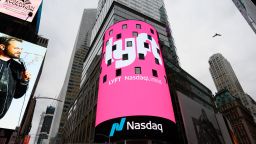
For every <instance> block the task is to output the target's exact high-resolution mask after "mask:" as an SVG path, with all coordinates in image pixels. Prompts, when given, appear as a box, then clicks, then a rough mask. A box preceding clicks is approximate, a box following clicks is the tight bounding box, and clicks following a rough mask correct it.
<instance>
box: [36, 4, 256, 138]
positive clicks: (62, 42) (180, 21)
mask: <svg viewBox="0 0 256 144" xmlns="http://www.w3.org/2000/svg"><path fill="white" fill-rule="evenodd" d="M97 2H98V1H97V0H94V1H92V0H76V1H72V2H71V1H63V0H51V1H50V0H48V1H44V5H43V11H42V19H41V25H40V31H39V34H40V35H42V36H44V37H46V38H49V40H50V41H49V46H48V52H47V56H46V60H45V65H44V70H43V73H42V76H41V79H40V83H39V85H38V89H37V91H36V95H38V96H39V95H40V96H45V97H56V96H58V94H59V92H60V90H61V87H62V84H63V81H64V78H65V75H66V71H67V66H68V62H69V60H70V56H71V51H72V48H73V46H74V41H75V38H76V34H77V30H78V26H79V24H80V20H81V16H82V12H83V9H84V8H96V7H97ZM165 5H166V10H167V14H168V17H169V21H170V24H171V29H172V33H173V37H174V41H175V44H176V47H177V54H178V56H179V59H180V65H181V67H182V68H183V69H184V70H186V71H187V72H188V73H189V74H191V75H192V76H194V77H195V78H196V79H197V80H199V81H200V82H202V83H203V84H204V85H206V86H207V87H208V88H209V89H211V90H212V92H213V93H215V92H216V88H215V86H214V83H213V80H212V78H211V76H210V72H209V65H208V60H209V57H210V56H211V55H213V54H215V53H222V54H223V56H224V57H225V58H227V60H228V61H229V62H230V63H231V65H232V67H233V69H234V71H235V73H236V75H237V77H238V79H239V81H240V83H241V85H242V87H243V88H244V90H245V92H247V93H248V94H249V95H251V96H252V97H253V98H254V99H256V89H255V86H254V85H255V83H256V68H255V62H256V56H254V55H255V54H256V35H255V33H254V32H253V31H252V30H251V28H250V27H249V25H248V24H247V22H246V21H245V20H244V18H243V17H242V15H241V14H240V13H239V11H238V9H237V8H236V7H235V5H234V4H233V2H232V0H165ZM215 33H220V34H221V35H222V36H220V37H215V38H212V36H213V35H214V34H215ZM38 102H39V103H40V106H38V105H37V107H36V110H35V111H36V113H37V114H35V118H34V120H33V127H32V130H31V134H32V139H33V137H34V136H35V133H36V129H37V124H38V122H39V115H40V113H41V112H42V111H45V109H46V106H47V105H50V104H52V105H55V104H56V102H54V101H51V100H38Z"/></svg>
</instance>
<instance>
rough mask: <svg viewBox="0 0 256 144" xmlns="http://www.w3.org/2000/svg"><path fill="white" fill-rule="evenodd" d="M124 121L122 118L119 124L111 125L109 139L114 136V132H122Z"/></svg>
mask: <svg viewBox="0 0 256 144" xmlns="http://www.w3.org/2000/svg"><path fill="white" fill-rule="evenodd" d="M125 120H126V118H122V119H121V121H120V123H114V124H113V125H112V128H111V131H110V133H109V136H110V137H112V136H114V133H115V131H122V130H123V128H124V123H125Z"/></svg>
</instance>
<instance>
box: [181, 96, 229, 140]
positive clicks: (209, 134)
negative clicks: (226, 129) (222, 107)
mask: <svg viewBox="0 0 256 144" xmlns="http://www.w3.org/2000/svg"><path fill="white" fill-rule="evenodd" d="M177 95H178V99H179V104H180V107H181V114H182V118H183V123H184V127H185V131H186V136H187V140H188V141H189V142H191V143H202V144H203V143H224V142H223V139H222V135H221V133H222V132H221V130H220V128H219V126H218V124H219V122H220V121H219V122H217V119H216V116H215V112H214V109H213V108H211V107H206V106H204V105H202V104H200V103H198V102H197V101H195V100H193V99H191V98H190V97H189V96H186V95H185V94H183V93H181V92H179V91H178V92H177Z"/></svg>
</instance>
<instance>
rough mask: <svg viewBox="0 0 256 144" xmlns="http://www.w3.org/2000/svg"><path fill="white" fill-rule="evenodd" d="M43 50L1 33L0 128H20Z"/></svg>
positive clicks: (44, 49) (44, 51)
mask: <svg viewBox="0 0 256 144" xmlns="http://www.w3.org/2000/svg"><path fill="white" fill-rule="evenodd" d="M45 53H46V48H44V47H41V46H38V45H35V44H32V43H29V42H27V41H24V40H21V39H16V38H13V37H11V36H9V35H5V34H3V33H0V128H9V129H15V128H16V126H19V124H20V121H21V119H22V117H23V114H24V111H25V109H26V106H27V103H28V100H29V98H30V95H31V91H32V89H33V87H34V84H35V81H36V78H37V75H38V72H39V69H40V66H41V65H42V61H43V59H44V55H45Z"/></svg>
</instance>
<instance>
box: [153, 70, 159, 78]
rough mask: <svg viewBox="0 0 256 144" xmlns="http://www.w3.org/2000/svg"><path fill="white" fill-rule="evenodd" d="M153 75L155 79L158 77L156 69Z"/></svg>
mask: <svg viewBox="0 0 256 144" xmlns="http://www.w3.org/2000/svg"><path fill="white" fill-rule="evenodd" d="M152 74H153V76H154V77H158V74H157V71H156V70H154V69H152Z"/></svg>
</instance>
